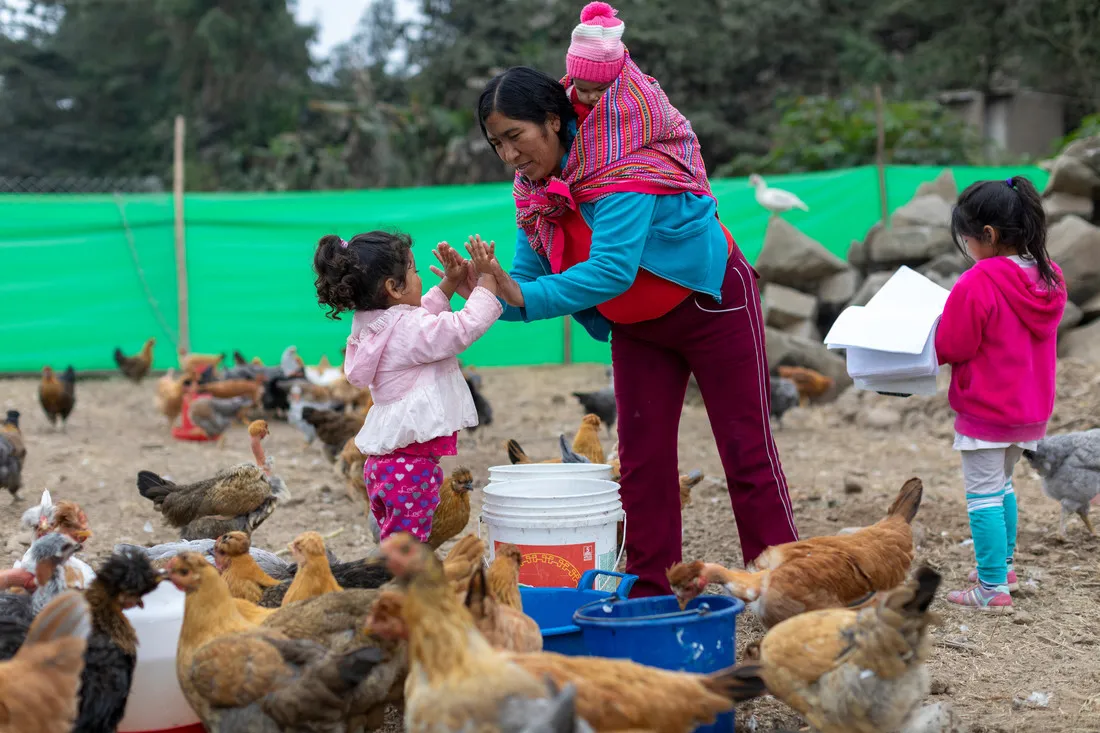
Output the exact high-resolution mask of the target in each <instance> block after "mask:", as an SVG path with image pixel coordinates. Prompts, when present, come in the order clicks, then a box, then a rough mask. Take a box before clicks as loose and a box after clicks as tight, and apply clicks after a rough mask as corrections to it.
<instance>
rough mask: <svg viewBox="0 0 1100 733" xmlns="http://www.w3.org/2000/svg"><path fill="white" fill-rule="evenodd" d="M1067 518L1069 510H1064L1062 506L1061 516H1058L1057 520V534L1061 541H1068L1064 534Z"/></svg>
mask: <svg viewBox="0 0 1100 733" xmlns="http://www.w3.org/2000/svg"><path fill="white" fill-rule="evenodd" d="M1068 516H1069V510H1068V509H1066V508H1065V506H1063V507H1062V516H1060V517H1059V518H1058V534H1059V535H1060V536H1061V538H1062V539H1063V540H1065V539H1069V537H1068V535H1067V534H1066V517H1068Z"/></svg>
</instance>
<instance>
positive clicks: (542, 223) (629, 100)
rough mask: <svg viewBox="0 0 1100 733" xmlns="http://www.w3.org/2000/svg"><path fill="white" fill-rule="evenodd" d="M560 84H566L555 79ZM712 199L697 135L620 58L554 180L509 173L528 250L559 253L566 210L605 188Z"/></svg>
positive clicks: (656, 88)
mask: <svg viewBox="0 0 1100 733" xmlns="http://www.w3.org/2000/svg"><path fill="white" fill-rule="evenodd" d="M561 83H562V85H563V86H565V87H566V88H568V87H569V85H570V83H571V81H570V79H569V77H568V76H567V77H565V78H563V79H562V81H561ZM624 191H629V192H633V193H652V194H673V193H684V192H690V193H696V194H700V195H706V196H711V195H712V194H711V191H710V182H709V181H708V180H707V171H706V168H705V167H704V165H703V155H702V152H701V150H700V148H699V139H698V138H697V137H696V136H695V132H694V131H693V130H692V129H691V123H690V122H689V121H688V119H687V118H686V117H684V116H683V115H682V114H680V111H679V110H677V109H676V108H675V107H673V106H672V103H671V102H669V100H668V96H667V95H666V94H665V92H664V90H662V89H661V86H660V84H658V83H657V80H656V79H654V78H653V77H651V76H648V75H646V74H644V73H643V72H642V70H641V69H639V68H638V66H637V64H635V63H634V62H633V61H632V60H631V58H630V54H629V53H628V54H627V55H626V61H625V63H624V65H623V71H622V73H620V74H619V77H618V78H617V79H616V80H615V81H614V82H613V83H612V84H611V87H610V88H609V89H608V90H607V92H605V93H604V95H603V97H602V98H601V99H600V101H599V103H597V105H596V106H595V108H593V110H592V113H591V114H590V115H589V116H588V118H587V119H586V120H585V121H584V124H582V125H580V128H579V130H578V132H577V137H576V139H575V140H574V141H573V146H572V148H571V149H570V151H569V157H568V159H567V161H566V165H565V170H563V171H562V175H561V177H560V178H559V177H557V176H553V177H551V178H549V179H547V180H543V181H530V180H528V179H527V178H525V177H524V176H522V175H521V174H519V173H517V174H516V179H515V183H514V184H513V187H512V194H513V195H514V196H515V199H516V223H517V224H519V226H520V228H522V229H523V231H524V232H525V233H526V234H527V239H528V241H529V242H530V243H531V247H532V249H534V250H535V251H536V252H538V253H539V254H541V255H543V256H545V257H547V258H550V256H551V252H553V254H554V255H556V257H557V258H560V257H561V248H562V245H563V244H564V235H563V233H562V231H561V227H559V226H558V225H557V224H556V223H555V220H556V219H557V218H559V217H560V216H561V215H562V214H563V213H565V210H566V209H567V208H568V209H574V210H575V209H576V208H577V205H578V204H581V203H586V202H590V201H596V200H598V199H601V198H603V197H604V196H607V195H609V194H612V193H618V192H624Z"/></svg>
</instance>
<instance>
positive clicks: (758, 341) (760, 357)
mask: <svg viewBox="0 0 1100 733" xmlns="http://www.w3.org/2000/svg"><path fill="white" fill-rule="evenodd" d="M734 272H736V273H737V277H738V278H739V279H740V280H741V289H742V290H743V291H744V293H745V300H746V302H747V304H748V305H749V306H750V307H749V309H748V310H749V312H748V314H747V315H748V317H749V330H750V331H751V332H752V340H753V347H754V348H755V349H756V357H757V358H756V369H757V374H756V381H757V391H758V393H759V396H760V407H761V415H762V417H763V424H762V428H763V430H764V437H765V438H766V440H765V441H764V444H765V447H766V448H767V451H768V466H769V467H770V468H771V471H772V479H773V480H774V481H775V483H776V486H777V487H778V488H779V498H780V501H781V502H782V504H783V509H784V510H785V511H786V514H787V525H788V526H789V527H790V529H791V533H792V534H793V535H794V536H795V537H797V536H798V528H797V527H795V525H794V509H793V507H792V506H791V496H790V490H789V488H788V487H787V480H786V477H785V476H784V475H783V469H782V468H778V469H777V466H778V465H779V464H780V460H779V448H778V447H777V446H776V445H775V439H774V438H773V437H772V432H771V415H770V413H769V410H768V397H769V395H768V394H767V384H766V380H765V379H764V375H765V374H767V373H768V351H767V346H766V345H765V343H764V339H763V338H762V334H760V333H759V332H757V330H756V324H757V317H758V316H759V318H760V321H761V322H763V314H762V313H760V301H759V300H758V299H756V298H754V297H753V295H752V293H751V292H750V291H749V287H748V283H746V282H745V275H744V274H743V273H742V272H741V267H740V263H738V264H737V265H735V266H734Z"/></svg>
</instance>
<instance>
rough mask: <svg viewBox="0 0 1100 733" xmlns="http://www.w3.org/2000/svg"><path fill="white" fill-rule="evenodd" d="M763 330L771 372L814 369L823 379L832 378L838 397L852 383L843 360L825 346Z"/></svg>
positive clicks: (793, 335) (797, 337) (776, 331)
mask: <svg viewBox="0 0 1100 733" xmlns="http://www.w3.org/2000/svg"><path fill="white" fill-rule="evenodd" d="M764 331H765V333H766V338H767V350H768V365H769V366H770V367H771V368H772V369H776V368H778V367H780V366H800V367H807V368H809V369H813V370H814V371H815V372H819V373H821V374H824V375H825V376H826V377H832V378H833V381H834V382H836V385H835V392H836V394H840V393H841V392H843V391H844V389H845V388H847V387H848V386H850V385H851V384H852V378H851V377H849V376H848V366H847V364H846V363H845V361H844V357H842V356H840V355H839V354H837V353H835V352H832V351H829V349H827V348H825V344H823V343H821V342H820V341H816V340H811V339H808V338H802V337H801V336H797V335H795V334H790V333H785V332H783V331H779V330H777V329H774V328H765V329H764Z"/></svg>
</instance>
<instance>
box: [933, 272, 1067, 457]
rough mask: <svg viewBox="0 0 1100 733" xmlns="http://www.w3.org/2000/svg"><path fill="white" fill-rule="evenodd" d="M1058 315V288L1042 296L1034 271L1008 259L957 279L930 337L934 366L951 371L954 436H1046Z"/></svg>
mask: <svg viewBox="0 0 1100 733" xmlns="http://www.w3.org/2000/svg"><path fill="white" fill-rule="evenodd" d="M1051 264H1052V266H1053V267H1054V271H1055V273H1056V274H1057V276H1058V280H1059V281H1060V282H1064V281H1063V280H1062V271H1061V270H1060V269H1059V268H1058V266H1057V265H1054V264H1053V263H1051ZM1065 307H1066V289H1065V287H1064V286H1062V287H1059V288H1057V289H1056V290H1055V291H1053V292H1050V291H1048V289H1047V287H1046V285H1045V284H1044V283H1043V282H1042V280H1040V279H1039V272H1038V268H1036V267H1020V266H1019V265H1017V264H1016V263H1015V262H1013V261H1012V260H1010V259H1009V258H1007V257H991V258H989V259H985V260H980V261H979V262H976V263H975V264H974V266H973V267H972V268H970V270H968V271H967V272H966V273H965V274H963V276H962V277H961V278H959V281H958V283H956V284H955V287H954V288H952V290H951V295H950V296H949V297H948V298H947V306H946V307H945V308H944V310H943V316H942V317H941V318H940V324H939V328H938V329H937V331H936V354H937V355H938V357H939V361H940V363H941V364H950V365H951V390H950V392H949V393H948V399H949V400H950V402H951V407H952V408H953V409H954V410H955V412H956V414H957V417H956V418H955V430H957V431H958V432H959V433H961V434H963V435H965V436H967V437H970V438H977V439H978V440H988V441H992V442H1023V441H1028V440H1039V439H1040V438H1042V437H1043V436H1044V435H1046V429H1047V421H1048V420H1049V419H1050V415H1051V412H1052V411H1053V409H1054V373H1055V368H1056V362H1057V340H1058V324H1059V323H1060V322H1061V320H1062V312H1063V311H1064V310H1065Z"/></svg>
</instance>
